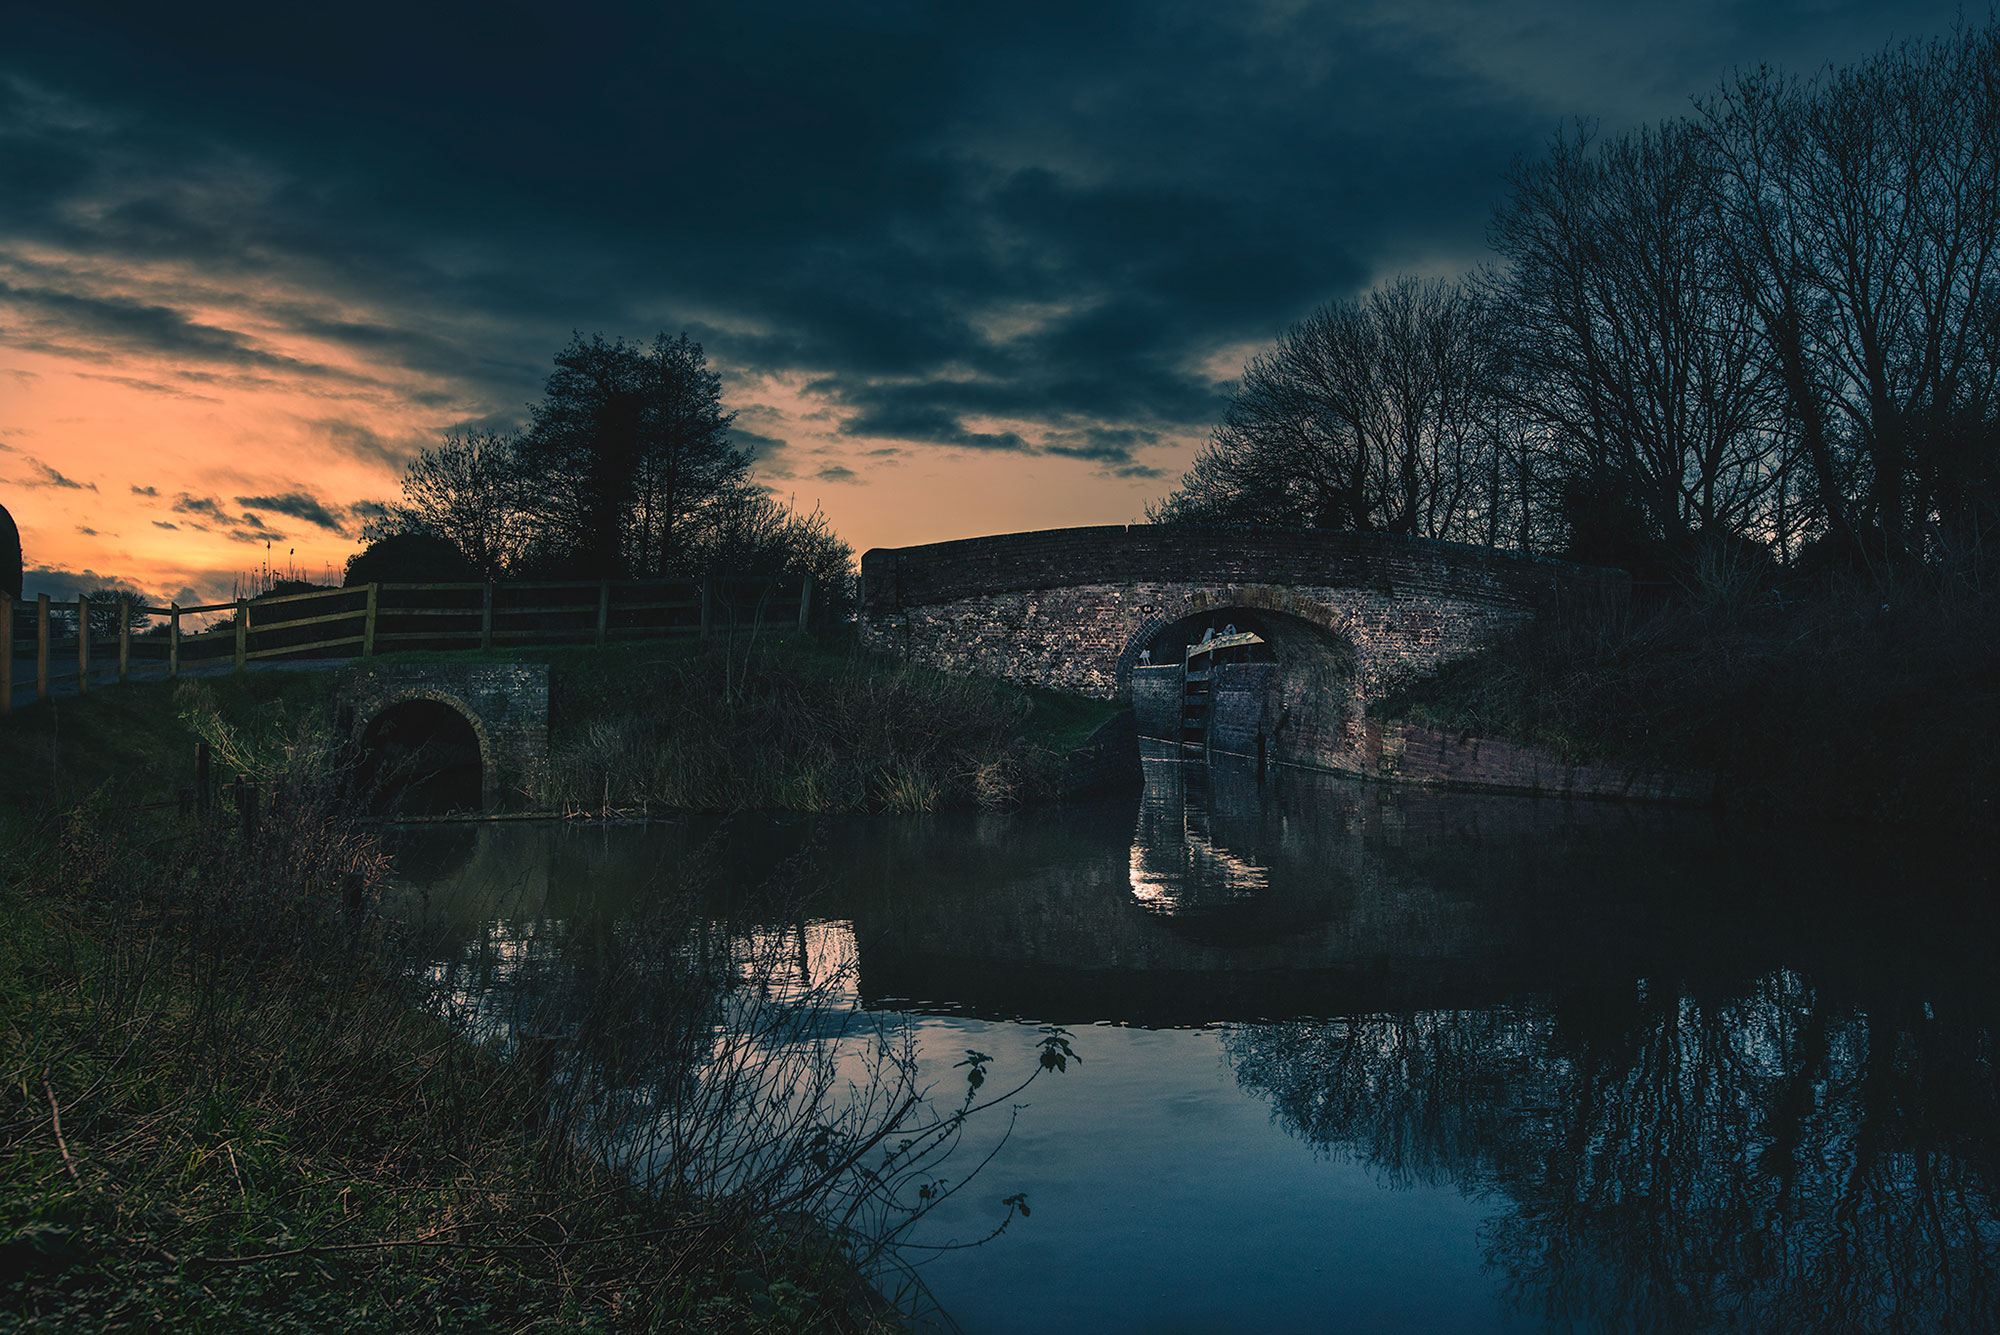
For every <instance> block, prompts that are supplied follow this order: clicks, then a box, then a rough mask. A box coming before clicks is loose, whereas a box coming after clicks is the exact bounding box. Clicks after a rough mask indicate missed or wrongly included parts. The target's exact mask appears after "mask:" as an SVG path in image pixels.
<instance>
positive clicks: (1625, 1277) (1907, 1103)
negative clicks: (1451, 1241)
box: [1226, 971, 2000, 1330]
mask: <svg viewBox="0 0 2000 1335" xmlns="http://www.w3.org/2000/svg"><path fill="white" fill-rule="evenodd" d="M1990 1014H1991V1013H1990V1010H1988V1011H1984V1012H1982V1010H1981V1009H1980V1008H1978V1007H1972V1006H1967V1007H1963V1008H1960V1010H1959V1011H1958V1012H1955V1013H1953V1014H1946V1013H1945V1012H1944V1011H1942V1010H1939V1009H1937V1008H1934V1007H1933V1006H1930V1005H1913V1006H1910V1007H1908V1008H1898V1007H1896V1006H1894V1005H1889V1006H1881V1007H1877V1008H1875V1009H1864V1008H1863V1007H1862V1006H1859V1005H1856V1004H1853V1003H1852V1002H1850V1001H1845V1000H1841V999H1836V998H1832V997H1829V996H1827V995H1825V994H1824V993H1823V992H1821V991H1817V990H1815V988H1814V987H1812V986H1811V985H1809V984H1808V983H1807V982H1806V981H1805V980H1803V979H1802V978H1801V977H1799V976H1798V975H1797V974H1794V973H1792V972H1789V971H1774V972H1772V973H1769V974H1766V975H1764V976H1763V977H1761V978H1759V979H1757V980H1756V981H1755V982H1754V983H1752V984H1751V985H1749V986H1748V987H1745V988H1742V989H1740V990H1738V991H1736V992H1734V993H1733V994H1730V995H1709V994H1697V993H1695V992H1693V991H1690V990H1683V989H1674V988H1660V989H1655V990H1648V989H1646V988H1644V987H1643V986H1641V987H1636V988H1633V989H1631V990H1629V991H1625V992H1623V993H1620V994H1618V995H1607V994H1595V995H1588V996H1579V997H1571V998H1566V999H1565V1000H1564V1001H1563V1002H1561V1003H1558V1004H1556V1005H1553V1006H1550V1007H1546V1008H1542V1009H1533V1008H1524V1009H1512V1010H1508V1009H1498V1010H1469V1011H1426V1012H1415V1013H1409V1014H1401V1015H1374V1016H1365V1017H1359V1018H1355V1019H1347V1020H1332V1021H1314V1022H1298V1023H1290V1024H1279V1025H1260V1026H1250V1027H1245V1028H1242V1029H1238V1030H1235V1031H1233V1032H1231V1033H1230V1034H1229V1035H1228V1037H1227V1039H1226V1043H1227V1048H1228V1051H1229V1053H1230V1055H1231V1058H1232V1061H1233V1062H1234V1064H1235V1067H1236V1071H1237V1079H1238V1081H1239V1083H1240V1084H1241V1085H1242V1086H1243V1088H1244V1089H1246V1090H1248V1091H1251V1092H1253V1093H1257V1094H1260V1095H1262V1096H1264V1097H1266V1098H1268V1099H1269V1100H1270V1101H1271V1104H1272V1107H1273V1111H1274V1114H1275V1115H1276V1116H1277V1117H1278V1118H1279V1119H1280V1120H1281V1121H1282V1122H1283V1123H1284V1124H1286V1125H1287V1126H1288V1127H1289V1128H1290V1129H1291V1130H1293V1131H1294V1132H1295V1133H1296V1134H1298V1135H1299V1136H1301V1137H1302V1138H1304V1139H1306V1140H1309V1141H1311V1142H1312V1143H1313V1144H1315V1145H1317V1146H1320V1147H1323V1148H1326V1149H1328V1150H1331V1151H1333V1152H1336V1153H1346V1154H1352V1155H1354V1156H1355V1157H1356V1158H1359V1159H1364V1160H1366V1161H1368V1162H1370V1163H1372V1164H1374V1165H1375V1166H1376V1167H1377V1168H1379V1169H1380V1170H1381V1171H1382V1172H1383V1173H1384V1174H1385V1175H1387V1176H1388V1177H1389V1178H1390V1179H1391V1180H1392V1181H1396V1182H1425V1183H1446V1182H1448V1183H1453V1184H1456V1185H1458V1186H1460V1187H1461V1188H1464V1189H1468V1190H1486V1191H1491V1192H1493V1193H1495V1194H1496V1196H1497V1197H1498V1198H1500V1199H1504V1200H1505V1202H1506V1203H1507V1209H1506V1210H1505V1211H1504V1212H1503V1213H1501V1214H1499V1215H1498V1216H1497V1217H1496V1218H1495V1219H1494V1220H1492V1221H1491V1222H1490V1223H1489V1226H1488V1230H1487V1252H1488V1259H1489V1262H1490V1263H1491V1264H1492V1265H1493V1266H1494V1267H1495V1268H1496V1270H1497V1271H1498V1272H1499V1274H1500V1275H1502V1276H1503V1277H1504V1284H1505V1287H1506V1290H1507V1293H1508V1296H1509V1297H1510V1298H1511V1300H1512V1301H1513V1302H1514V1303H1515V1305H1516V1306H1517V1307H1519V1308H1520V1309H1521V1310H1522V1311H1523V1312H1524V1313H1525V1314H1527V1315H1529V1316H1531V1317H1533V1318H1535V1319H1538V1320H1542V1321H1547V1322H1550V1323H1558V1324H1560V1323H1572V1322H1573V1323H1579V1324H1585V1325H1597V1324H1606V1325H1610V1326H1612V1327H1614V1328H1637V1329H1659V1330H1682V1329H1690V1328H1701V1327H1731V1326H1735V1327H1748V1328H1756V1329H1771V1328H1784V1329H1794V1328H1812V1329H1829V1328H1831V1329H1850V1328H1854V1329H1908V1330H1930V1329H1939V1328H1958V1329H1988V1328H1992V1327H1994V1326H1995V1324H1996V1323H2000V1304H1996V1301H1995V1295H1994V1282H1995V1267H1996V1260H2000V1255H1996V1252H2000V1211H1996V1189H2000V1181H1996V1167H1997V1166H2000V1165H1996V1159H1995V1155H1994V1149H1993V1144H1992V1136H1993V1128H1994V1125H1995V1123H1994V1114H1995V1112H1996V1111H1997V1109H1996V1099H1995V1093H1996V1090H1995V1084H1994V1071H1993V1065H1992V1062H1993V1056H1994V1052H1993V1039H1994V1030H1993V1027H1992V1024H1991V1019H1990Z"/></svg>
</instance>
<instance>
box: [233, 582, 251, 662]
mask: <svg viewBox="0 0 2000 1335" xmlns="http://www.w3.org/2000/svg"><path fill="white" fill-rule="evenodd" d="M249 650H250V600H249V599H248V598H238V599H237V600H236V670H237V671H238V672H241V671H242V670H243V662H244V659H245V658H246V657H247V656H248V654H249Z"/></svg>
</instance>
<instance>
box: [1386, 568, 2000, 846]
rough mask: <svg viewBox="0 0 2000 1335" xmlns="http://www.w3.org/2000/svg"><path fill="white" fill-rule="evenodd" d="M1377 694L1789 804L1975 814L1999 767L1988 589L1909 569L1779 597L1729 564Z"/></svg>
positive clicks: (1534, 627) (1996, 651) (1536, 628)
mask: <svg viewBox="0 0 2000 1335" xmlns="http://www.w3.org/2000/svg"><path fill="white" fill-rule="evenodd" d="M1378 709H1379V711H1380V712H1381V713H1384V714H1389V715H1404V716H1413V717H1417V718H1420V719H1423V720H1425V721H1428V722H1432V723H1435V724H1438V725H1441V726H1444V727H1449V728H1455V729H1462V730H1465V731H1469V732H1474V733H1480V734H1484V735H1488V736H1502V737H1509V738H1512V739H1515V740H1519V741H1527V742H1535V743H1541V744H1545V745H1553V746H1556V747H1559V748H1561V749H1563V750H1565V751H1567V752H1569V753H1570V754H1572V755H1575V756H1578V757H1585V758H1603V757H1610V758H1617V759H1624V760H1637V761H1642V762H1646V763H1653V764H1673V765H1689V766H1699V767H1704V768H1708V769H1711V770H1713V771H1715V772H1716V773H1717V774H1718V776H1719V777H1720V778H1721V779H1722V781H1723V784H1724V788H1725V792H1726V795H1727V796H1728V797H1729V798H1730V799H1731V800H1732V801H1734V802H1735V803H1736V804H1738V805H1740V806H1743V807H1747V808H1752V809H1757V810H1763V811H1767V812H1771V813H1777V814H1783V815H1788V816H1804V817H1813V818H1824V819H1835V820H1851V819H1863V820H1880V821H1895V822H1903V823H1919V824H1934V825H1945V826H1957V827H1965V826H1978V825H1985V824H1989V823H1991V822H1992V820H1993V819H1994V817H1995V814H1996V813H1995V811H1994V808H1993V794H1994V792H1995V785H1996V782H1997V781H2000V602H1996V600H1994V599H1993V598H1990V597H1985V596H1982V595H1980V594H1979V593H1977V592H1976V591H1975V590H1973V589H1971V588H1970V587H1968V586H1967V585H1965V584H1963V583H1961V582H1958V581H1955V580H1950V579H1945V578H1935V579H1933V578H1925V577H1923V576H1921V575H1912V574H1907V573H1906V574H1904V575H1902V576H1900V577H1888V576H1884V577H1880V578H1876V579H1871V580H1866V581H1863V580H1854V581H1849V582H1845V583H1839V584H1834V585H1830V586H1825V587H1820V588H1816V589H1813V590H1811V591H1809V592H1805V593H1803V594H1795V595H1793V596H1790V597H1780V596H1779V595H1777V594H1775V593H1774V592H1773V591H1772V589H1771V587H1770V584H1769V580H1768V578H1765V579H1758V578H1755V577H1753V575H1752V574H1751V573H1749V572H1745V571H1743V570H1740V569H1737V568H1732V567H1730V566H1728V565H1727V564H1725V563H1720V562H1717V563H1712V564H1711V565H1709V566H1707V567H1704V568H1703V569H1701V570H1699V571H1697V572H1696V573H1695V575H1694V576H1693V577H1691V578H1690V580H1689V581H1688V584H1687V587H1686V588H1684V589H1683V590H1681V591H1680V593H1679V595H1678V596H1676V597H1674V598H1671V599H1669V600H1668V601H1666V602H1665V604H1664V605H1662V606H1659V607H1657V608H1655V609H1652V610H1650V611H1635V610H1632V609H1630V608H1626V609H1611V610H1602V611H1598V612H1595V613H1591V614H1584V615H1570V616H1561V617H1553V618H1548V619H1544V620H1542V621H1539V622H1536V623H1533V624H1531V625H1528V626H1525V627H1522V628H1519V629H1517V630H1516V631H1514V632H1513V633H1511V634H1509V635H1507V636H1506V637H1504V638H1503V639H1501V640H1500V641H1498V642H1497V643H1495V644H1494V645H1492V646H1490V647H1489V648H1488V649H1487V650H1486V651H1485V652H1483V653H1481V654H1479V655H1477V656H1475V657H1473V658H1470V659H1466V660H1463V661H1461V662H1459V663H1456V664H1452V665H1450V666H1448V667H1446V668H1445V669H1444V670H1442V671H1441V672H1439V673H1437V674H1436V675H1435V676H1433V677H1431V678H1429V679H1427V680H1424V681H1421V682H1416V683H1411V684H1409V685H1407V686H1405V687H1404V688H1403V689H1402V690H1400V691H1399V692H1398V693H1397V694H1395V695H1394V696H1392V697H1390V698H1388V699H1386V700H1384V701H1383V702H1382V703H1381V704H1380V705H1379V706H1378Z"/></svg>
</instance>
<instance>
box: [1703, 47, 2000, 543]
mask: <svg viewBox="0 0 2000 1335" xmlns="http://www.w3.org/2000/svg"><path fill="white" fill-rule="evenodd" d="M1701 125H1702V129H1703V131H1704V136H1705V140H1706V145H1707V148H1708V151H1709V153H1710V155H1711V161H1712V163H1713V164H1714V173H1715V176H1716V180H1717V188H1716V190H1715V191H1714V193H1713V207H1714V209H1715V211H1716V213H1717V215H1718V217H1719V218H1720V220H1721V232H1722V234H1723V237H1724V240H1725V248H1724V253H1725V255H1726V257H1727V259H1728V261H1729V267H1728V273H1729V276H1730V278H1731V280H1732V283H1733V286H1734V287H1735V289H1736V291H1737V292H1738V293H1739V294H1740V295H1741V296H1742V297H1743V298H1744V299H1745V300H1746V301H1748V302H1749V303H1750V304H1751V305H1752V307H1753V308H1754V309H1755V310H1756V312H1757V315H1758V319H1759V326H1760V332H1761V335H1762V338H1763V340H1764V342H1765V345H1766V347H1767V349H1768V354H1769V357H1770V360H1771V362H1772V364H1773V366H1774V367H1775V368H1776V369H1777V371H1778V372H1779V374H1780V375H1781V377H1782V382H1783V385H1784V391H1785V398H1786V403H1787V407H1788V409H1789V411H1790V413H1791V415H1792V416H1793V418H1794V420H1795V422H1796V424H1797V426H1798V429H1799V433H1800V437H1801V441H1802V444H1803V447H1804V451H1805V454H1806V457H1807V458H1808V459H1809V460H1810V462H1811V465H1812V467H1813V470H1814V477H1815V480H1816V482H1817V484H1818V485H1817V491H1818V495H1817V497H1816V499H1817V501H1818V503H1819V505H1820V506H1821V507H1822V509H1823V511H1824V522H1825V527H1826V529H1827V531H1829V532H1830V533H1832V534H1834V535H1836V536H1837V537H1840V538H1841V539H1843V540H1845V541H1846V542H1848V543H1851V544H1853V545H1854V546H1855V548H1856V549H1857V550H1861V551H1864V552H1879V553H1880V554H1881V555H1882V556H1884V557H1886V558H1888V559H1891V560H1899V559H1902V558H1904V557H1907V556H1921V555H1923V554H1924V552H1923V549H1924V546H1925V537H1924V535H1925V533H1926V532H1927V531H1929V530H1933V529H1935V528H1936V527H1937V526H1938V525H1939V524H1940V523H1942V522H1944V519H1945V516H1944V514H1943V512H1942V511H1941V509H1940V506H1939V496H1938V495H1937V494H1936V493H1937V492H1938V490H1939V488H1940V485H1941V483H1942V482H1943V481H1944V479H1945V477H1946V475H1947V474H1949V473H1951V472H1952V471H1953V470H1952V469H1951V468H1949V467H1941V466H1940V465H1941V463H1942V462H1943V461H1941V460H1940V459H1938V458H1936V457H1932V456H1933V455H1934V454H1935V453H1936V451H1937V449H1938V448H1939V446H1940V444H1941V443H1942V442H1944V441H1946V440H1948V439H1951V438H1953V437H1954V436H1955V434H1956V433H1954V432H1952V431H1950V430H1945V429H1942V428H1944V427H1945V426H1947V425H1948V424H1950V423H1953V422H1962V421H1964V420H1965V419H1966V418H1967V416H1968V415H1969V416H1970V417H1971V418H1972V419H1973V420H1974V421H1982V420H1990V418H1991V417H1992V416H1993V413H1994V409H1995V398H1996V388H2000V356H1996V352H2000V292H1996V283H2000V272H1997V271H1996V267H1995V266H1996V260H1997V259H2000V28H1996V27H1994V26H1990V25H1989V26H1988V27H1986V28H1984V29H1967V28H1960V29H1959V30H1958V31H1957V32H1955V33H1953V34H1952V35H1951V36H1950V37H1947V38H1943V39H1939V40H1935V41H1931V42H1928V43H1904V44H1902V45H1900V46H1896V47H1892V48H1889V49H1887V50H1885V51H1883V52H1881V53H1879V54H1877V55H1876V56H1874V57H1871V58H1870V59H1868V60H1866V61H1863V62H1861V63H1860V64H1858V65H1854V66H1849V67H1847V68H1843V69H1839V70H1829V71H1827V72H1826V73H1824V74H1823V75H1822V76H1820V77H1819V78H1818V79H1816V80H1813V81H1802V80H1798V79H1788V78H1784V77H1781V76H1778V75H1774V74H1771V73H1769V72H1768V71H1764V70H1759V71H1757V72H1756V73H1754V74H1739V75H1738V76H1736V77H1735V78H1734V79H1733V80H1731V81H1730V82H1729V83H1728V84H1726V85H1725V86H1724V88H1723V90H1722V91H1721V92H1720V93H1719V94H1718V95H1717V96H1716V97H1714V98H1712V99H1711V100H1710V101H1709V102H1708V103H1706V104H1705V105H1704V106H1703V107H1702V109H1701Z"/></svg>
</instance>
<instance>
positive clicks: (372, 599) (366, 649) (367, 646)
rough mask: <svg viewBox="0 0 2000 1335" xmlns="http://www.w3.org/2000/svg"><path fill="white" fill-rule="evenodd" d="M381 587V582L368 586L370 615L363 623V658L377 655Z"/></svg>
mask: <svg viewBox="0 0 2000 1335" xmlns="http://www.w3.org/2000/svg"><path fill="white" fill-rule="evenodd" d="M381 588H382V586H381V585H380V584H370V585H369V586H368V615H367V617H366V618H365V619H364V620H363V621H362V623H361V656H362V657H363V658H372V657H374V655H375V607H376V604H377V603H378V602H379V601H380V599H379V598H378V597H377V594H378V593H379V592H380V590H381Z"/></svg>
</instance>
